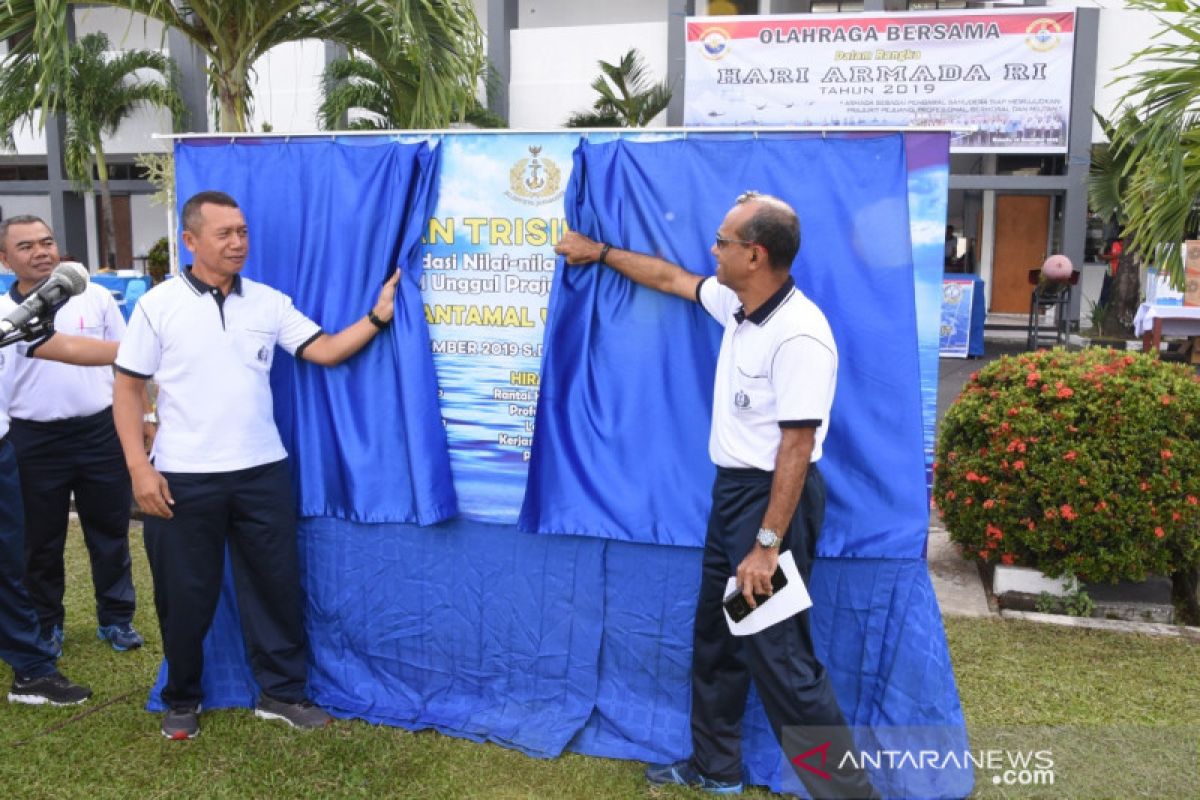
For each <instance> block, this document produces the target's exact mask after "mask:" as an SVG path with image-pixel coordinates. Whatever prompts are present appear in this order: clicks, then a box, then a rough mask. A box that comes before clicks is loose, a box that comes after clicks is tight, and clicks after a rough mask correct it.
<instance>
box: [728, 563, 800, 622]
mask: <svg viewBox="0 0 1200 800" xmlns="http://www.w3.org/2000/svg"><path fill="white" fill-rule="evenodd" d="M779 568H780V569H782V570H783V574H784V575H785V576H786V577H787V585H786V586H784V587H783V588H782V589H780V590H779V591H778V592H776V593H775V594H773V595H771V597H770V599H768V600H767V601H766V602H765V603H759V605H758V608H756V609H754V610H753V611H751V612H750V613H749V614H747V615H746V616H745V617H743V618H742V621H741V622H734V621H733V619H732V618H731V617H730V616H729V612H728V611H725V609H724V608H723V607H722V609H721V611H722V612H723V613H724V614H725V622H727V623H728V624H729V632H730V633H732V634H733V635H734V636H750V635H751V634H755V633H758V632H759V631H764V630H766V629H767V628H769V627H771V626H772V625H774V624H776V623H778V622H783V621H784V620H785V619H789V618H791V617H794V616H796V615H797V614H799V613H800V612H801V611H803V610H804V609H806V608H811V607H812V598H811V597H809V596H808V587H807V586H805V585H804V580H803V579H802V578H801V577H800V572H799V571H798V570H797V569H796V560H795V559H794V558H792V553H791V551H790V550H788V551H785V552H784V553H783V554H782V555H780V556H779ZM736 589H737V576H736V575H735V576H733V577H731V578H730V579H729V583H727V584H726V585H725V596H726V597H728V596H729V595H731V594H733V592H734V591H735V590H736Z"/></svg>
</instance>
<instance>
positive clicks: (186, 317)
mask: <svg viewBox="0 0 1200 800" xmlns="http://www.w3.org/2000/svg"><path fill="white" fill-rule="evenodd" d="M321 333H322V331H321V328H320V326H318V325H317V324H316V323H315V322H313V321H312V320H310V319H309V318H308V317H306V316H304V315H303V314H301V313H300V312H299V311H297V310H296V308H295V307H294V306H293V305H292V299H291V298H290V297H288V296H287V295H285V294H284V293H283V292H280V291H278V290H276V289H272V288H271V287H270V286H266V285H264V284H261V283H257V282H255V281H252V280H249V279H246V278H242V277H241V276H240V275H239V276H235V277H234V282H233V289H232V290H231V291H230V293H229V295H228V296H225V297H222V296H221V293H220V291H219V290H218V289H216V288H214V287H212V286H209V285H207V284H205V283H203V282H202V281H200V280H199V279H197V278H195V277H194V276H193V275H192V274H191V272H190V271H186V272H184V273H182V274H181V275H180V277H179V279H178V280H170V281H167V282H166V283H163V284H160V285H159V286H156V287H155V288H153V289H151V290H150V291H149V292H147V293H146V294H145V295H143V296H142V299H141V300H139V301H138V304H137V307H136V308H135V309H134V312H133V315H132V317H130V320H129V331H128V332H127V333H126V334H125V338H124V339H123V340H122V341H121V348H120V350H119V351H118V353H117V369H119V370H121V371H122V372H125V373H127V374H129V375H132V376H134V377H137V378H150V377H153V378H154V379H155V381H156V382H157V383H158V420H159V428H158V435H157V436H156V437H155V439H154V449H153V451H152V452H151V458H152V459H153V461H154V465H155V467H156V468H158V469H159V470H160V471H163V472H232V471H234V470H240V469H247V468H249V467H256V466H259V465H261V464H270V463H272V462H275V461H279V460H281V459H283V458H286V457H287V451H285V450H284V449H283V443H282V442H281V441H280V438H279V431H278V430H277V429H276V427H275V415H274V407H273V405H272V401H271V382H270V374H271V362H272V361H273V360H274V354H275V346H276V345H279V346H280V347H282V348H283V349H284V350H286V351H287V352H288V353H290V354H292V355H296V356H299V355H300V354H301V353H302V352H303V350H304V348H305V347H307V346H308V345H309V344H310V343H311V342H313V341H314V340H315V339H316V338H317V337H318V336H320V335H321Z"/></svg>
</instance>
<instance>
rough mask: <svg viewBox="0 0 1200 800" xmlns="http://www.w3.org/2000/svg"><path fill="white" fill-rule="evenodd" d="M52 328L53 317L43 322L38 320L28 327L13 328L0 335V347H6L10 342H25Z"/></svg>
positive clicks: (48, 331)
mask: <svg viewBox="0 0 1200 800" xmlns="http://www.w3.org/2000/svg"><path fill="white" fill-rule="evenodd" d="M53 329H54V320H53V319H49V320H46V321H44V322H42V321H39V322H38V323H37V324H36V325H32V326H30V327H24V326H21V327H17V328H14V329H12V330H11V331H9V332H8V333H6V334H4V335H3V336H0V349H3V348H5V347H8V346H9V345H10V344H16V343H17V342H25V341H28V340H30V339H36V338H37V337H39V336H43V335H45V334H47V333H50V332H51V331H52V330H53Z"/></svg>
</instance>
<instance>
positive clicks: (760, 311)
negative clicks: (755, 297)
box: [733, 275, 796, 325]
mask: <svg viewBox="0 0 1200 800" xmlns="http://www.w3.org/2000/svg"><path fill="white" fill-rule="evenodd" d="M795 287H796V282H795V281H794V280H792V276H791V275H788V278H787V280H786V281H784V282H783V286H780V287H779V290H778V291H777V292H775V294H773V295H771V296H770V297H768V298H767V301H766V302H765V303H763V304H762V305H761V306H759V307H758V308H756V309H754V310H753V311H751V312H750V313H749V314H747V313H746V310H745V309H744V308H739V309H738V310H737V311H735V312H733V318H734V319H735V320H737V323H738V324H739V325H741V324H742V323H743V322H745V321H747V320H749V321H750V322H753V323H754V324H755V325H762V324H763V323H764V322H766V321H767V317H769V316H771V314H772V313H773V312H774V311H775V309H777V308H779V305H780V304H781V303H782V302H783V301H784V300H785V299H787V296H788V294H789V293H790V292H791V291H792V289H794V288H795Z"/></svg>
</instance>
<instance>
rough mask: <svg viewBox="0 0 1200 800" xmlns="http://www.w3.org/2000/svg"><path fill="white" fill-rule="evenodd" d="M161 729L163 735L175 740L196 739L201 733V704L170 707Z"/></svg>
mask: <svg viewBox="0 0 1200 800" xmlns="http://www.w3.org/2000/svg"><path fill="white" fill-rule="evenodd" d="M161 730H162V735H163V736H165V737H167V738H168V739H172V740H175V741H183V740H184V739H195V738H196V737H197V736H199V735H200V706H178V707H176V708H168V709H167V713H166V714H163V721H162V728H161Z"/></svg>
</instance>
